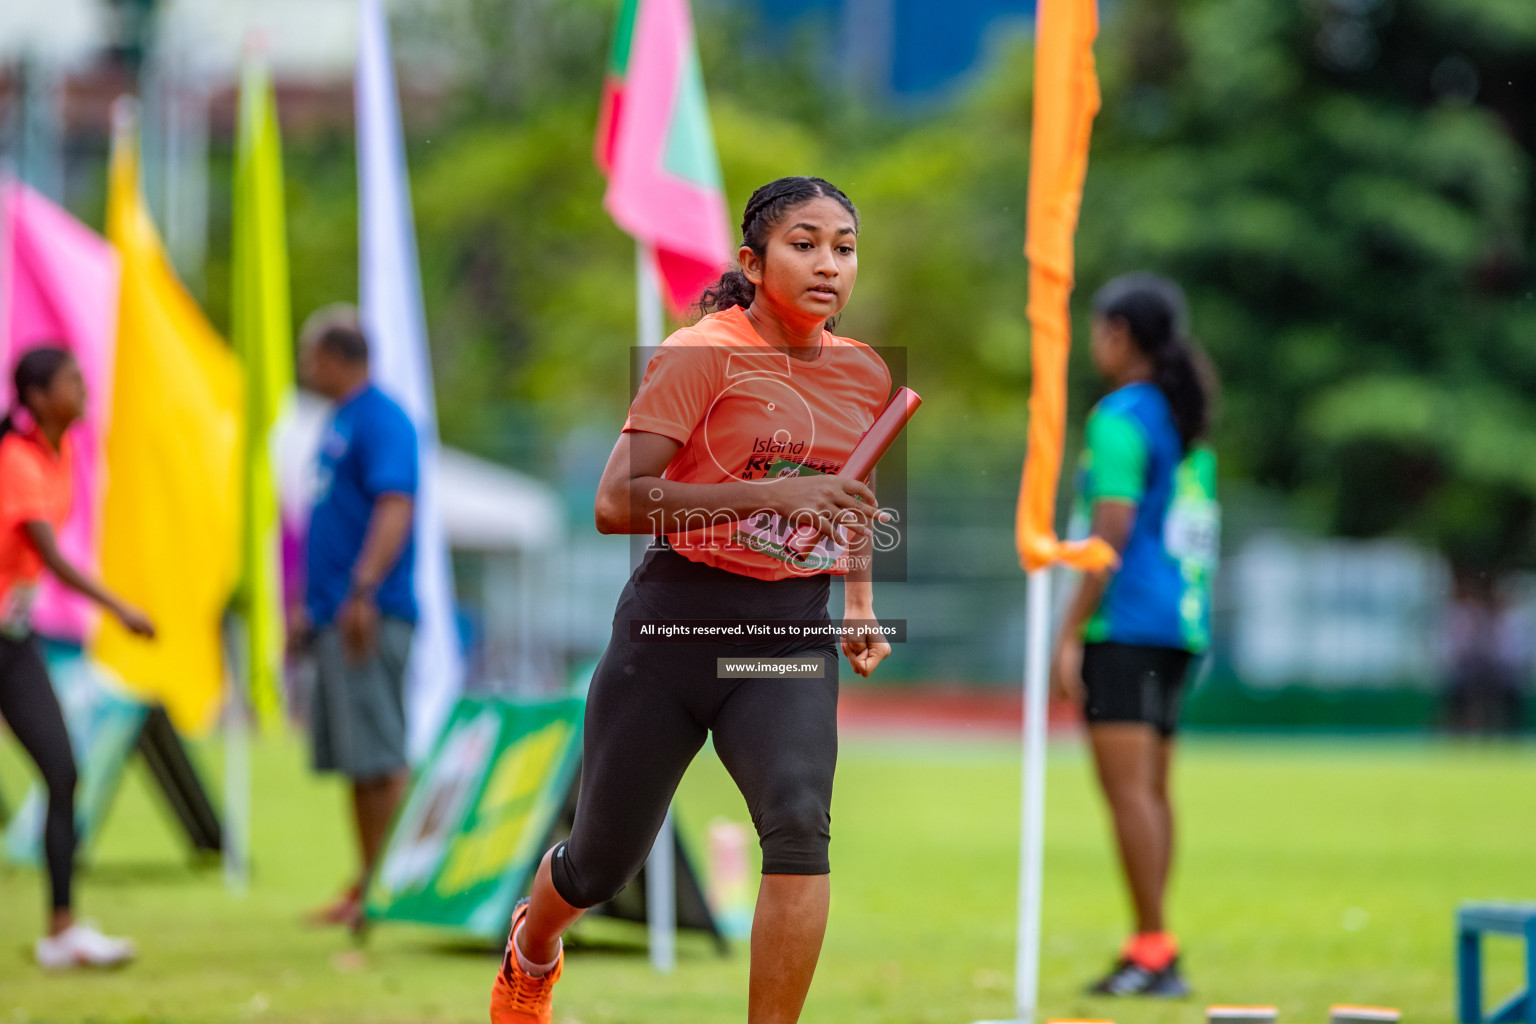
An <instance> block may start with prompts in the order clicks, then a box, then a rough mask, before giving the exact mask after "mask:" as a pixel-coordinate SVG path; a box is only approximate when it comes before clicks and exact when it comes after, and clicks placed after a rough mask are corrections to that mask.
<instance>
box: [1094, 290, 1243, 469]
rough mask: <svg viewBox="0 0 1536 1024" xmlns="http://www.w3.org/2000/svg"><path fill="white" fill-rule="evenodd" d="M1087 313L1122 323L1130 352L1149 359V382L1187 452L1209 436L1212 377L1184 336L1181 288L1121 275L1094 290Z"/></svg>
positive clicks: (1186, 325) (1184, 307) (1205, 362)
mask: <svg viewBox="0 0 1536 1024" xmlns="http://www.w3.org/2000/svg"><path fill="white" fill-rule="evenodd" d="M1093 311H1094V313H1095V314H1097V315H1098V316H1100V317H1103V318H1104V319H1106V320H1121V321H1123V322H1124V323H1125V326H1126V329H1127V330H1128V331H1129V333H1130V336H1131V340H1132V341H1134V342H1135V343H1136V347H1137V348H1139V349H1141V351H1142V352H1143V353H1145V354H1146V355H1147V356H1148V357H1149V358H1150V359H1151V360H1152V383H1154V384H1156V385H1157V387H1158V390H1160V391H1161V392H1162V393H1163V397H1164V398H1166V399H1167V400H1168V408H1169V409H1170V410H1171V411H1172V413H1173V423H1174V426H1175V427H1176V428H1177V430H1178V432H1179V440H1180V441H1181V442H1182V443H1183V446H1184V450H1185V451H1188V450H1189V448H1190V446H1191V445H1193V444H1194V443H1195V442H1196V441H1198V440H1200V439H1201V438H1203V437H1205V436H1206V434H1208V433H1209V432H1210V428H1211V403H1212V398H1213V396H1214V395H1215V391H1216V382H1215V381H1216V378H1215V374H1214V372H1213V371H1212V369H1211V365H1210V362H1209V360H1207V359H1206V357H1205V353H1204V352H1203V351H1201V349H1200V347H1199V346H1198V345H1197V344H1196V343H1195V342H1194V341H1193V340H1192V339H1191V338H1190V337H1189V308H1188V306H1187V305H1186V303H1185V301H1184V292H1183V289H1181V288H1180V287H1179V286H1178V285H1177V284H1174V283H1173V282H1172V281H1170V280H1168V279H1167V278H1166V277H1159V276H1158V275H1156V274H1147V273H1136V274H1125V275H1123V276H1121V277H1117V278H1115V279H1114V280H1113V281H1110V282H1109V283H1108V284H1106V285H1105V286H1104V287H1103V288H1100V289H1099V291H1098V293H1097V294H1096V295H1094V297H1093Z"/></svg>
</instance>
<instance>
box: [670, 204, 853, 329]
mask: <svg viewBox="0 0 1536 1024" xmlns="http://www.w3.org/2000/svg"><path fill="white" fill-rule="evenodd" d="M812 199H835V200H837V202H838V203H839V204H840V205H841V206H842V208H843V209H845V210H847V211H848V214H849V215H850V216H851V217H853V227H854V230H858V227H859V211H858V210H857V209H856V208H855V207H854V205H853V200H851V199H849V198H848V197H847V196H846V195H844V194H843V191H842V189H840V188H838V187H837V186H836V185H834V184H832V183H831V182H830V181H827V180H825V179H823V178H808V177H804V176H799V175H796V176H794V177H789V178H778V179H776V180H774V181H770V182H769V183H768V184H766V185H764V186H763V187H762V188H760V189H758V190H757V191H756V192H753V193H752V198H751V199H748V200H747V208H746V210H745V211H744V212H743V213H742V216H741V244H742V245H744V246H746V247H747V248H749V249H751V250H752V251H753V252H755V253H757V255H758V257H759V258H762V256H763V254H764V253H766V252H767V251H768V236H769V235H770V234H772V233H773V229H774V228H775V227H777V226H778V224H779V222H780V221H782V220H783V219H784V215H785V214H786V213H788V212H789V211H790V210H793V209H794V208H795V207H797V206H800V205H802V204H804V203H808V202H810V201H811V200H812ZM756 296H757V286H756V285H754V284H753V283H752V282H751V281H749V280H747V275H746V274H744V273H742V272H741V271H740V270H739V269H737V268H734V267H733V268H732V269H730V270H727V271H726V272H725V273H724V274H721V275H720V279H719V280H718V281H716V282H715V283H714V284H712V285H710V286H709V287H708V288H706V289H704V294H703V295H700V296H699V301H698V305H697V308H698V310H699V313H700V314H708V313H718V312H720V311H721V310H725V309H730V308H731V307H732V306H740V307H742V308H743V309H745V308H747V307H748V306H750V305H752V300H753V298H755V297H756ZM833 324H834V321H833V320H832V319H828V320H827V329H828V330H831V329H832V327H833Z"/></svg>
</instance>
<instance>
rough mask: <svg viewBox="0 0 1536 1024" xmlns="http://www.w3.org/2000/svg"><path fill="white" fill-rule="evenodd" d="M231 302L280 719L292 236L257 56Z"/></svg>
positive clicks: (259, 699)
mask: <svg viewBox="0 0 1536 1024" xmlns="http://www.w3.org/2000/svg"><path fill="white" fill-rule="evenodd" d="M232 264H233V266H232V268H231V276H232V278H233V281H232V285H231V295H230V307H231V316H230V319H231V331H230V334H231V336H232V338H233V341H234V346H235V351H236V352H237V353H238V354H239V356H240V360H241V362H242V363H243V364H244V366H245V374H246V423H247V430H246V445H245V465H244V476H245V482H246V486H245V508H244V513H245V514H244V518H243V523H244V527H243V530H242V534H241V565H242V567H243V568H242V572H241V583H240V590H239V592H238V596H237V605H236V607H237V608H238V609H239V611H240V612H241V613H242V614H243V616H244V618H245V623H246V636H247V639H248V642H249V647H248V650H247V652H246V653H247V657H246V659H245V661H246V665H247V670H248V679H249V682H250V699H251V706H252V707H253V708H254V709H255V711H256V713H257V716H258V719H259V720H260V721H261V722H263V723H264V724H271V723H273V722H275V721H276V720H277V718H278V715H279V712H280V710H281V706H282V686H281V680H282V672H283V648H284V643H285V637H284V615H283V590H282V568H281V565H282V563H281V558H282V554H281V536H282V534H281V530H282V524H281V516H280V512H279V506H278V491H277V480H276V467H275V466H274V464H273V458H272V445H273V434H274V431H275V429H276V427H277V424H278V421H279V420H280V419H281V418H282V416H283V415H284V413H285V412H286V411H287V409H288V408H289V405H290V403H291V402H292V398H293V337H292V325H291V322H290V320H289V309H288V238H287V232H286V231H285V229H284V226H283V158H282V145H281V141H280V139H279V136H278V130H277V102H276V99H275V97H274V96H273V91H272V76H271V73H270V72H269V70H268V69H267V67H266V64H265V63H264V62H263V61H262V60H261V59H260V58H259V57H256V56H250V55H248V56H247V57H246V61H245V66H244V67H243V69H242V70H241V75H240V124H239V132H238V137H237V140H236V144H235V187H234V254H233V260H232Z"/></svg>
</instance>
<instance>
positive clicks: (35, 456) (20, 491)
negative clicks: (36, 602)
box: [0, 429, 74, 637]
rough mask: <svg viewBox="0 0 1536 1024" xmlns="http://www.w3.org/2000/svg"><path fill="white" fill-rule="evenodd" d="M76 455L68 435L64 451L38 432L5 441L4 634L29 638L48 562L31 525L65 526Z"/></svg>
mask: <svg viewBox="0 0 1536 1024" xmlns="http://www.w3.org/2000/svg"><path fill="white" fill-rule="evenodd" d="M72 452H73V447H72V445H71V444H70V440H69V435H68V434H65V435H64V439H63V441H62V442H61V443H60V445H59V450H58V451H54V449H53V445H52V444H50V443H49V442H48V439H47V438H46V437H44V436H43V434H42V433H41V431H38V430H36V429H32V430H27V431H15V430H13V431H11V432H10V433H7V434H6V435H5V436H4V437H3V438H0V635H5V636H11V637H18V636H25V635H26V634H27V633H28V632H29V631H30V629H31V625H30V616H31V611H32V600H33V598H34V596H35V594H36V590H37V581H38V579H39V578H41V576H42V574H43V558H42V556H41V555H39V554H38V553H37V548H35V547H34V546H33V545H32V538H31V537H29V536H27V533H26V524H27V523H29V522H44V523H47V524H49V525H50V526H52V527H53V528H54V529H55V530H58V529H59V528H60V527H62V526H63V525H64V520H65V519H66V518H67V517H68V516H69V505H70V501H71V500H72V498H73V493H74V488H73V484H72V480H73V475H72V474H73V470H72V468H71V466H72V462H73V455H72Z"/></svg>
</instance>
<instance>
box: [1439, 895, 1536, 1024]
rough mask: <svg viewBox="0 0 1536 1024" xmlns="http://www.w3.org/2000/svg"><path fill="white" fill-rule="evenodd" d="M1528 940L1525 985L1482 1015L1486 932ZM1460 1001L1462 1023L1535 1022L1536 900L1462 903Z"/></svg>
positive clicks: (1458, 915)
mask: <svg viewBox="0 0 1536 1024" xmlns="http://www.w3.org/2000/svg"><path fill="white" fill-rule="evenodd" d="M1485 932H1492V933H1494V934H1498V935H1517V936H1520V937H1522V938H1524V939H1525V988H1524V989H1522V990H1521V991H1519V992H1516V993H1515V994H1514V995H1513V996H1510V997H1509V998H1508V999H1507V1000H1505V1001H1504V1004H1503V1005H1502V1006H1500V1007H1499V1008H1498V1009H1497V1010H1494V1011H1493V1015H1492V1016H1490V1017H1484V1016H1483V934H1484V933H1485ZM1456 968H1457V970H1456V974H1457V979H1458V989H1459V992H1458V995H1457V1004H1458V1008H1459V1011H1460V1012H1459V1016H1460V1019H1461V1024H1513V1022H1515V1021H1524V1022H1525V1024H1536V1000H1533V999H1532V997H1531V993H1532V991H1533V990H1536V903H1463V904H1462V905H1461V906H1460V907H1459V908H1457V911H1456Z"/></svg>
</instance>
